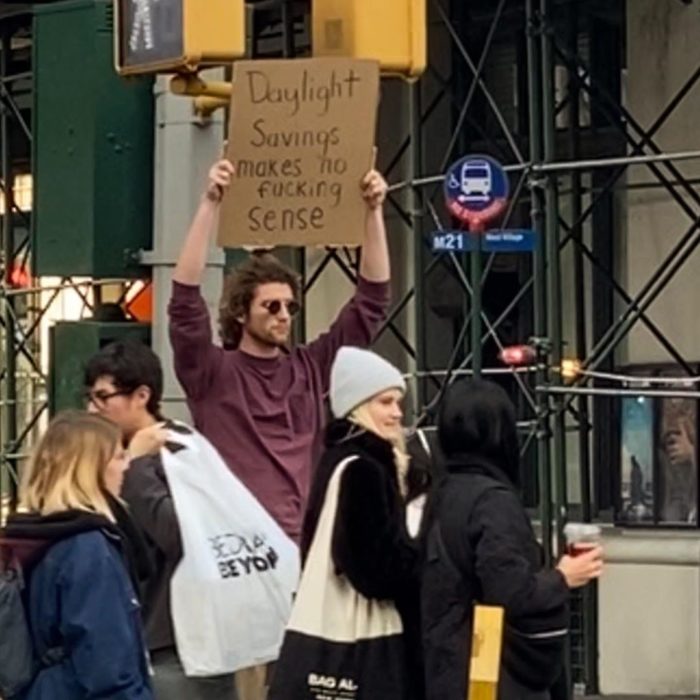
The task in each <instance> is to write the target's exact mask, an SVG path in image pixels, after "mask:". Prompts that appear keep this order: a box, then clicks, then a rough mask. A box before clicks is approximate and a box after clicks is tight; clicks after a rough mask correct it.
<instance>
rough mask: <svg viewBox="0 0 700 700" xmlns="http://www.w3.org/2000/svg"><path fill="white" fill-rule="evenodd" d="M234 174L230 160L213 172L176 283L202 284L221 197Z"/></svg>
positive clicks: (220, 163) (189, 232)
mask: <svg viewBox="0 0 700 700" xmlns="http://www.w3.org/2000/svg"><path fill="white" fill-rule="evenodd" d="M233 174H234V169H233V165H232V164H231V163H230V162H229V161H228V160H220V161H219V162H218V163H216V164H215V165H214V166H213V167H212V168H211V170H210V171H209V182H208V183H207V189H206V190H205V192H204V194H203V195H202V200H201V202H200V203H199V207H198V208H197V213H196V214H195V215H194V219H192V224H191V225H190V228H189V231H188V232H187V236H186V237H185V242H184V244H183V246H182V250H181V251H180V256H179V257H178V260H177V265H175V272H174V273H173V280H174V281H175V282H179V283H180V284H187V285H190V286H197V285H199V284H201V282H202V275H203V274H204V268H205V266H206V264H207V254H208V252H209V239H210V237H211V234H212V231H213V230H214V227H215V226H216V220H217V218H218V215H219V206H220V204H221V198H222V197H223V194H224V190H225V189H226V188H227V187H228V186H229V185H230V184H231V178H232V177H233Z"/></svg>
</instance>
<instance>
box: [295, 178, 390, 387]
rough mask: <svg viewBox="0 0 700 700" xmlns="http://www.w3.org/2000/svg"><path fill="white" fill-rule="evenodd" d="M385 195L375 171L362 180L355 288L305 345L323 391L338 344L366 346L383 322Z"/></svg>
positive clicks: (385, 301)
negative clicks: (364, 213) (362, 228)
mask: <svg viewBox="0 0 700 700" xmlns="http://www.w3.org/2000/svg"><path fill="white" fill-rule="evenodd" d="M386 192H387V184H386V182H385V180H384V178H383V177H382V176H381V175H380V174H379V173H378V172H377V171H376V170H372V171H370V172H369V173H368V174H367V175H366V176H365V178H364V179H363V181H362V196H363V198H364V200H365V203H366V204H367V216H366V219H365V235H364V242H363V245H362V251H361V258H360V270H359V278H358V280H357V289H356V290H355V294H354V295H353V297H352V299H350V301H349V302H348V303H347V304H345V306H344V307H343V308H342V309H341V311H340V313H339V314H338V316H337V318H336V319H335V321H334V322H333V323H332V324H331V327H330V328H329V329H328V331H327V332H325V333H323V334H322V335H320V336H319V337H318V338H317V339H316V340H314V341H313V342H311V343H309V345H308V346H307V348H308V350H309V352H310V354H311V355H312V356H313V357H314V359H315V360H316V362H317V363H318V365H319V367H320V370H321V377H322V381H323V389H324V391H326V390H327V389H328V381H329V377H330V368H331V364H332V363H333V358H334V357H335V353H336V352H337V351H338V348H339V347H340V346H341V345H355V346H357V347H367V346H368V345H370V344H371V343H372V341H373V340H374V338H375V336H376V334H377V331H378V330H379V328H380V327H381V325H382V323H383V322H384V320H385V319H386V314H387V309H388V307H389V277H390V267H389V247H388V245H387V240H386V228H385V226H384V211H383V204H384V200H385V199H386Z"/></svg>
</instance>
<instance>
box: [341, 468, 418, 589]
mask: <svg viewBox="0 0 700 700" xmlns="http://www.w3.org/2000/svg"><path fill="white" fill-rule="evenodd" d="M392 488H393V487H392V484H391V482H390V481H389V480H388V479H387V476H386V474H384V473H383V469H382V467H381V465H379V464H376V463H374V462H370V461H368V460H364V459H362V458H359V459H356V460H355V461H354V462H352V463H350V464H349V465H348V466H347V468H346V470H345V473H344V474H343V476H342V479H341V482H340V492H339V495H338V509H337V513H336V520H335V525H334V529H333V545H332V547H333V561H334V563H335V565H336V567H337V568H338V569H339V570H340V571H341V572H342V573H343V574H345V575H346V576H347V577H348V579H349V580H350V582H351V583H352V585H353V586H354V587H355V589H356V590H357V591H359V592H360V593H361V594H362V595H364V596H365V597H367V598H374V599H377V600H398V599H399V598H401V597H402V596H403V594H404V592H405V591H406V590H407V588H408V587H409V586H411V584H412V582H414V580H415V579H416V578H417V575H418V550H417V546H416V545H415V544H414V543H413V541H412V540H411V538H410V537H409V535H408V531H407V529H406V527H405V524H404V523H405V520H404V514H403V509H402V507H401V505H400V504H399V503H398V499H397V498H395V495H394V494H393V493H392Z"/></svg>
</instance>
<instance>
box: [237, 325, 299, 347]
mask: <svg viewBox="0 0 700 700" xmlns="http://www.w3.org/2000/svg"><path fill="white" fill-rule="evenodd" d="M245 330H246V333H247V334H248V335H249V336H250V337H251V338H252V339H253V340H254V341H255V342H256V343H259V344H260V345H262V346H264V347H267V348H286V347H287V344H288V343H289V336H290V332H289V331H287V333H286V334H285V336H284V338H280V337H279V336H276V335H275V334H273V333H269V332H268V333H261V332H258V331H256V330H255V329H254V328H250V327H248V328H246V329H245Z"/></svg>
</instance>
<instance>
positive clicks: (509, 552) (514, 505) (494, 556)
mask: <svg viewBox="0 0 700 700" xmlns="http://www.w3.org/2000/svg"><path fill="white" fill-rule="evenodd" d="M524 517H525V516H524V515H523V513H522V505H521V504H520V502H519V501H518V498H517V496H516V495H515V494H514V493H513V492H512V491H509V490H505V489H492V490H490V491H488V492H487V493H486V494H485V495H484V497H483V498H481V499H480V500H479V502H478V503H477V504H476V507H475V510H474V513H473V522H478V523H480V532H479V533H478V534H477V538H476V548H475V555H476V574H477V576H478V578H479V581H480V582H481V587H482V591H483V594H484V602H485V603H486V604H490V605H499V606H502V607H503V608H505V611H506V615H507V616H508V617H509V618H510V620H511V621H513V622H516V621H517V620H518V619H519V618H520V619H527V618H533V617H537V618H540V619H541V621H542V622H543V623H545V625H546V621H547V620H548V619H551V620H559V619H561V613H562V611H564V610H566V608H567V604H568V601H569V589H568V586H567V585H566V581H565V580H564V577H563V576H562V574H561V573H560V572H559V571H557V570H556V569H541V570H539V571H535V570H534V569H533V567H532V566H531V564H530V562H529V561H528V559H527V557H525V556H524V554H523V552H522V547H523V546H524V545H526V544H527V543H524V542H522V538H518V537H517V536H516V534H515V533H520V532H523V525H522V520H523V518H524ZM554 624H556V623H554Z"/></svg>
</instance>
